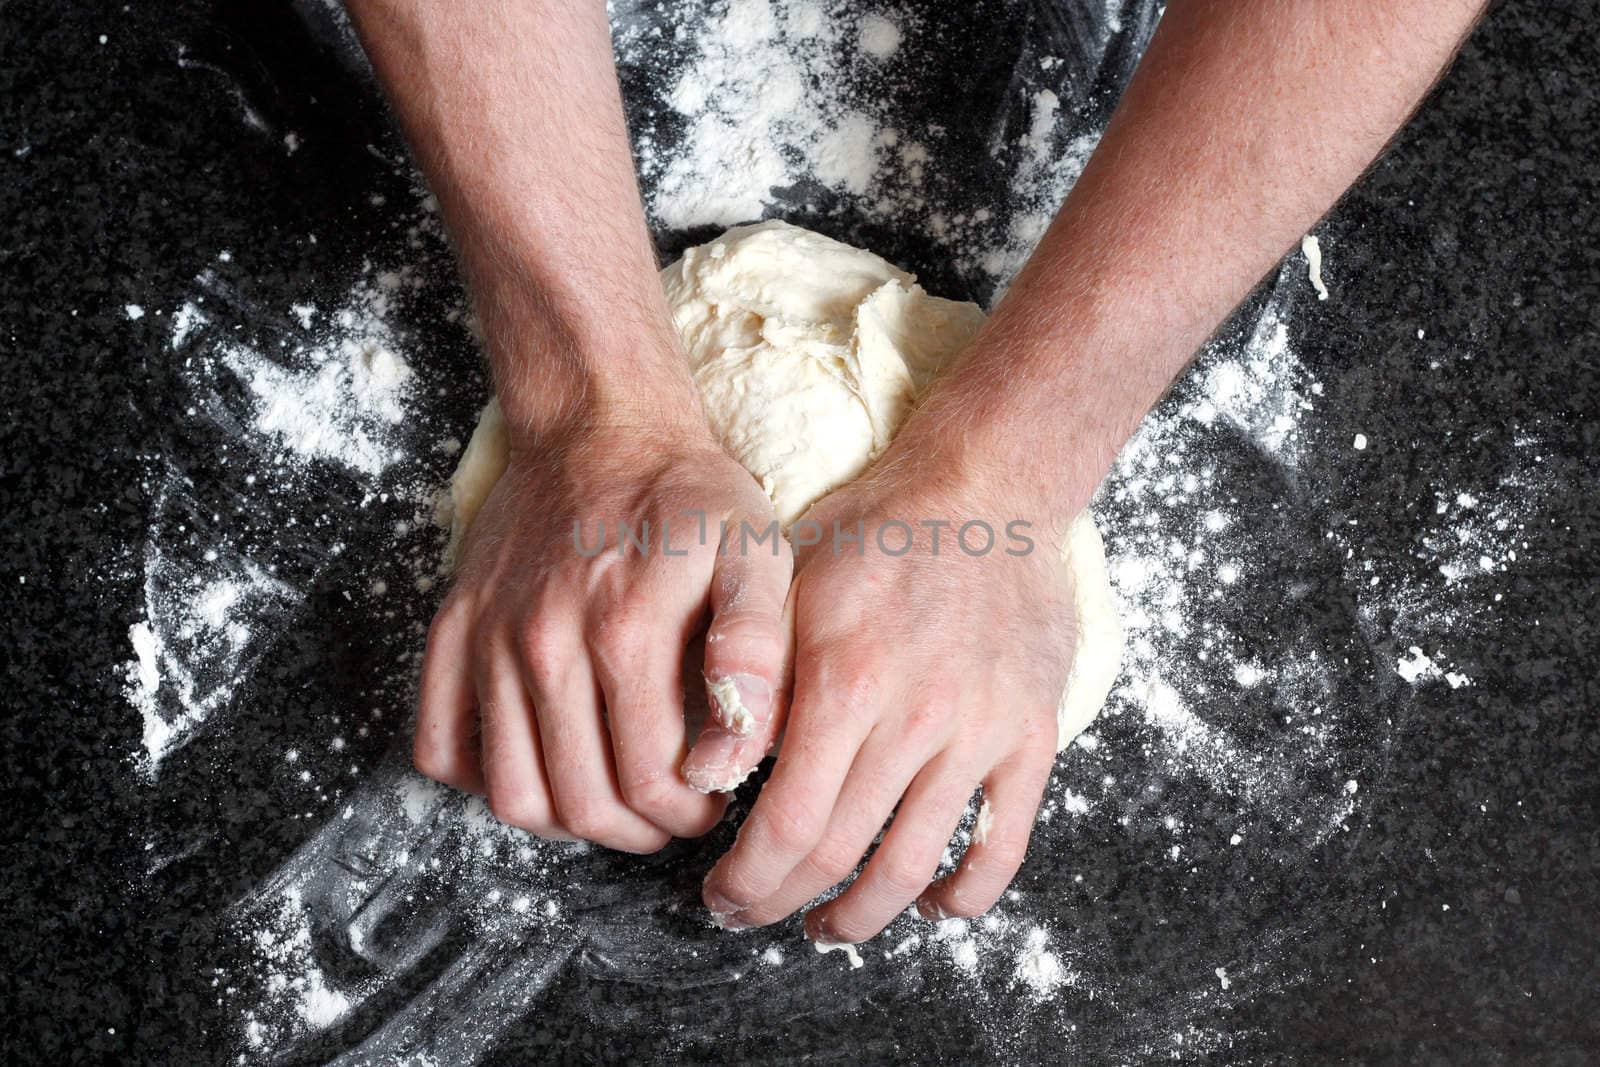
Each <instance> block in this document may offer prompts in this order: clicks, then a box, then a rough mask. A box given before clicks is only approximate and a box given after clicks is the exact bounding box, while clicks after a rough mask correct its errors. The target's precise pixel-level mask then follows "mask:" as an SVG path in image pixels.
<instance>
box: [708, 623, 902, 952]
mask: <svg viewBox="0 0 1600 1067" xmlns="http://www.w3.org/2000/svg"><path fill="white" fill-rule="evenodd" d="M841 662H843V663H848V661H847V660H844V658H843V657H842V656H838V655H829V654H828V653H827V652H820V653H818V654H817V655H816V659H815V663H814V665H812V666H810V667H808V668H806V669H802V670H798V671H797V673H796V677H795V700H794V704H793V712H792V713H791V715H790V717H789V726H788V730H787V733H786V735H785V739H784V746H783V752H782V754H781V755H780V756H779V757H778V762H777V765H776V766H775V767H774V768H773V771H772V777H771V778H769V779H768V780H767V783H766V785H765V786H763V787H762V790H761V795H760V796H759V797H758V798H757V800H756V805H755V808H754V809H752V810H751V812H750V816H749V817H748V818H747V819H745V822H744V825H743V826H741V827H740V828H739V836H738V839H737V840H735V841H734V844H733V848H731V849H729V850H728V852H727V854H726V855H724V856H723V857H722V858H721V859H720V860H718V861H717V864H716V866H715V867H713V868H712V869H711V873H710V874H709V875H707V876H706V881H705V885H704V886H703V887H702V890H701V895H702V897H703V899H704V900H705V904H706V907H707V908H708V909H710V911H711V914H712V918H713V920H714V921H718V922H721V921H722V920H723V919H724V918H725V917H728V916H732V915H735V914H737V913H738V912H740V911H743V910H744V909H745V908H748V907H749V906H750V905H752V904H755V903H756V902H758V901H761V900H765V899H766V898H767V897H769V896H771V895H772V894H773V893H774V892H776V891H777V889H778V887H779V886H781V885H782V884H783V882H784V880H785V879H787V878H788V877H789V874H790V873H791V872H792V871H793V870H794V868H795V866H796V865H797V864H798V863H799V862H800V861H801V860H803V859H805V857H806V856H807V855H809V854H810V852H811V850H812V849H814V848H816V846H817V842H819V841H820V840H821V839H822V834H823V831H824V830H825V829H826V828H827V825H828V820H829V818H830V817H831V816H832V814H833V809H834V801H835V799H836V798H837V797H838V795H839V789H840V787H841V786H842V785H843V783H844V780H845V776H846V774H847V773H848V771H849V769H850V766H851V764H852V762H853V761H854V760H855V757H856V753H857V752H858V751H859V750H860V748H861V745H862V742H863V741H864V740H865V739H866V736H867V733H868V732H869V724H871V723H873V722H876V721H877V719H878V717H879V714H878V711H879V707H880V705H881V701H882V699H883V697H882V689H881V685H880V683H879V682H878V680H877V679H876V677H874V676H873V674H871V673H870V672H869V671H868V670H866V669H864V668H863V666H862V665H861V664H860V662H859V661H857V662H856V663H855V664H851V665H847V666H843V667H840V666H838V665H837V664H839V663H841Z"/></svg>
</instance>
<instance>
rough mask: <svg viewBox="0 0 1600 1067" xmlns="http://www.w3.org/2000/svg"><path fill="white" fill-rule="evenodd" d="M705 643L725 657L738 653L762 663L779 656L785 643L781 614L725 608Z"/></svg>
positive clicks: (707, 633)
mask: <svg viewBox="0 0 1600 1067" xmlns="http://www.w3.org/2000/svg"><path fill="white" fill-rule="evenodd" d="M706 645H707V647H708V649H710V648H715V649H716V650H717V652H718V653H719V654H721V655H723V656H725V657H726V656H728V655H737V656H740V657H743V658H749V659H758V660H761V661H763V662H765V661H770V660H776V659H779V658H781V657H782V656H783V646H784V635H783V630H782V626H781V623H780V617H779V616H778V614H777V613H775V612H766V611H757V610H756V609H754V608H736V609H733V610H731V611H730V610H727V609H724V610H723V611H722V612H721V613H720V614H718V615H717V616H716V618H714V619H713V620H712V622H711V627H710V629H709V630H707V632H706Z"/></svg>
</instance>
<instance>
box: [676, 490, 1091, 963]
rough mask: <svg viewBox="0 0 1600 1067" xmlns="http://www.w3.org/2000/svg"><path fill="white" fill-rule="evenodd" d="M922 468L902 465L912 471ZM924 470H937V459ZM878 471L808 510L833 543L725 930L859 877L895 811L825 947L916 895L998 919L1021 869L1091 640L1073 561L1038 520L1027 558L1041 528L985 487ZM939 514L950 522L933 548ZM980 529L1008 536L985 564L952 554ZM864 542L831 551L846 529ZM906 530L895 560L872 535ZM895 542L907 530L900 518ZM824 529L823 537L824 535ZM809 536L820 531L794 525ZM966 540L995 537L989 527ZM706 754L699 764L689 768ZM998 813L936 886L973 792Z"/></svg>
mask: <svg viewBox="0 0 1600 1067" xmlns="http://www.w3.org/2000/svg"><path fill="white" fill-rule="evenodd" d="M908 466H913V467H914V466H916V464H910V465H907V464H901V465H900V467H899V470H901V471H904V470H906V469H907V467H908ZM921 466H922V467H923V468H924V470H926V468H927V466H928V465H927V464H922V465H921ZM888 470H889V473H887V474H879V475H873V476H871V477H869V478H868V479H866V480H863V481H861V482H857V483H854V484H852V485H850V486H847V487H845V488H844V489H842V490H840V491H838V492H836V493H834V494H833V495H831V496H829V497H827V498H826V499H824V500H823V501H821V502H820V503H819V504H818V505H817V507H815V508H814V509H813V511H812V513H811V514H810V515H809V516H808V517H809V518H811V519H814V520H816V521H817V522H818V523H820V524H821V530H822V531H823V532H822V542H821V543H820V544H816V545H814V546H812V547H809V548H805V549H801V550H800V556H799V563H798V573H797V575H796V578H795V586H794V589H793V590H792V592H791V599H792V605H791V607H792V611H793V612H794V618H795V681H794V693H793V700H792V703H791V708H790V711H789V714H788V721H787V730H786V733H785V736H784V741H783V749H782V751H781V753H780V754H779V757H778V760H777V764H776V766H775V768H774V770H773V772H772V776H771V778H770V779H769V780H768V781H767V783H766V785H765V786H764V787H763V789H762V791H761V795H760V797H759V798H758V800H757V801H756V804H755V807H754V809H753V810H752V811H751V813H750V815H749V817H748V818H747V819H746V820H745V823H744V825H743V826H742V827H741V828H740V832H739V838H738V841H737V842H736V843H735V845H734V847H733V848H732V849H731V850H730V851H729V852H728V854H727V855H725V856H724V857H722V859H721V860H720V861H719V862H718V863H717V865H716V866H715V867H714V868H713V870H712V871H711V873H710V875H709V876H708V877H707V878H706V881H705V886H704V899H705V903H706V906H707V907H708V908H709V909H710V910H711V912H712V914H713V918H714V919H716V920H717V921H718V923H719V924H720V925H723V926H725V927H729V928H743V927H747V926H760V925H764V924H767V923H772V922H776V921H777V920H779V919H781V918H783V917H784V916H786V915H789V914H790V913H791V912H793V911H795V910H796V909H797V908H799V907H801V906H802V905H804V904H806V903H807V902H808V901H810V900H812V899H813V898H815V897H816V896H817V895H818V894H820V893H822V892H824V891H825V890H827V889H828V888H829V887H831V886H833V885H835V884H836V883H838V882H840V881H842V880H844V879H845V878H847V877H848V876H849V875H850V873H851V872H852V871H854V870H855V868H856V866H857V864H858V863H859V862H860V860H861V857H862V855H863V854H864V853H866V852H867V850H868V849H869V848H871V846H872V844H873V841H874V839H875V838H876V837H877V836H878V833H879V831H880V830H882V829H883V826H884V824H885V822H886V821H888V819H889V818H890V816H891V814H893V816H894V822H893V824H892V825H891V826H890V827H889V829H888V831H887V832H886V833H885V834H884V836H883V840H882V842H881V844H879V845H878V847H877V850H876V851H875V852H874V853H873V855H872V858H871V860H870V861H869V862H868V863H867V865H866V868H865V869H864V870H863V871H862V873H861V875H860V876H859V877H858V878H856V880H855V882H854V883H853V884H852V885H851V886H850V888H849V889H847V890H846V891H845V892H844V893H843V894H842V895H841V896H839V897H837V898H836V899H834V900H832V901H829V902H828V903H826V904H824V905H822V906H820V907H818V908H816V909H815V910H813V911H812V912H811V914H810V915H809V916H808V917H807V922H806V934H807V936H809V937H810V938H812V940H814V941H818V942H821V943H843V942H856V941H861V940H864V939H866V938H869V937H872V936H873V935H874V934H876V933H878V932H879V931H880V930H882V929H883V928H884V926H886V925H887V924H888V923H889V922H890V921H891V920H892V919H893V918H894V917H895V915H897V914H898V913H899V912H900V911H901V910H902V909H904V908H905V907H906V906H907V905H908V904H910V903H911V901H912V900H913V899H917V900H918V903H919V907H920V908H921V910H922V913H923V914H924V915H925V916H927V917H929V918H943V917H946V916H955V915H964V916H970V915H977V914H980V913H982V912H983V911H985V910H987V909H988V908H989V907H990V906H991V905H992V904H993V903H994V902H995V901H996V900H997V899H999V896H1000V894H1001V892H1002V891H1003V890H1004V889H1005V887H1006V885H1007V884H1008V883H1009V882H1010V880H1011V878H1012V876H1013V875H1014V874H1015V873H1016V870H1017V868H1018V866H1020V864H1021V862H1022V858H1023V855H1024V853H1025V851H1026V849H1027V843H1028V837H1029V834H1030V832H1031V830H1032V827H1033V821H1034V816H1035V814H1036V812H1037V810H1038V806H1039V800H1040V797H1041V795H1042V794H1043V791H1044V785H1045V782H1046V780H1047V779H1048V777H1049V774H1050V769H1051V767H1052V766H1053V764H1054V761H1055V751H1056V704H1057V701H1058V699H1059V697H1060V695H1061V690H1062V687H1063V685H1064V684H1065V680H1066V676H1067V670H1068V666H1069V664H1070V654H1071V650H1072V647H1073V643H1074V639H1075V635H1074V632H1073V625H1074V623H1073V619H1074V616H1073V611H1072V606H1071V604H1072V601H1071V590H1070V588H1069V587H1068V585H1067V578H1066V573H1065V569H1064V568H1063V567H1062V566H1061V565H1060V563H1059V562H1058V560H1059V556H1058V553H1057V552H1056V551H1055V550H1054V547H1053V542H1052V541H1051V539H1050V536H1049V534H1048V533H1047V532H1046V531H1045V529H1044V528H1043V526H1041V525H1039V524H1037V523H1036V524H1035V525H1034V526H1033V528H1032V533H1031V534H1030V535H1029V536H1031V537H1032V538H1033V540H1034V544H1033V548H1032V550H1031V551H1030V552H1027V553H1026V554H1020V555H1011V554H1008V553H1007V551H1006V549H1007V548H1008V547H1010V548H1012V549H1013V550H1016V551H1020V543H1019V542H1015V541H1008V540H1007V538H1006V535H1005V531H1006V523H1007V522H1009V521H1011V520H1013V519H1024V520H1026V519H1027V518H1028V516H1027V513H1026V512H1025V511H1020V510H1019V509H1018V508H1017V507H1016V506H1015V505H1014V504H1013V503H1011V502H1009V501H1008V500H1007V499H1006V496H1007V494H1005V493H1003V492H1000V491H998V489H997V486H998V480H997V479H981V480H980V481H982V482H983V483H985V484H975V483H974V482H970V481H969V482H968V484H966V485H950V484H948V483H947V484H945V485H943V486H940V487H936V488H930V487H927V486H926V485H925V484H924V485H923V486H922V487H915V488H914V487H913V486H912V484H911V483H912V482H913V481H919V480H920V481H923V482H926V479H925V478H921V479H914V478H912V477H908V476H905V475H903V474H897V473H895V470H896V468H894V467H892V466H891V467H890V468H888ZM924 519H950V520H953V522H954V525H952V526H951V527H947V528H945V529H943V530H942V531H940V534H941V536H940V539H939V546H938V552H937V554H935V553H934V551H933V546H932V533H933V531H932V530H930V529H928V528H926V527H920V526H918V523H919V522H920V521H921V520H924ZM968 519H982V520H984V521H985V522H987V523H989V524H990V526H991V527H993V528H994V530H995V533H996V543H995V545H994V547H993V549H991V550H990V551H989V552H988V553H987V554H986V555H983V556H982V557H981V558H975V557H973V556H970V555H967V554H966V553H964V552H963V551H962V550H961V548H960V547H959V546H958V545H957V544H956V541H955V535H956V532H957V528H958V527H959V526H960V524H961V523H962V522H964V521H966V520H968ZM857 520H861V521H862V522H864V524H865V530H866V532H867V536H866V538H865V544H864V546H863V552H862V554H861V555H857V554H856V548H855V546H854V545H846V546H845V548H844V551H843V552H841V553H839V554H837V555H836V554H835V551H834V546H833V542H832V534H831V531H832V529H833V524H834V523H835V522H838V523H839V524H840V527H841V528H842V529H844V530H846V531H847V532H848V531H852V530H853V529H854V527H855V524H856V522H857ZM893 521H899V522H904V523H909V524H910V525H911V526H912V527H913V528H914V530H915V534H916V539H915V543H914V545H913V547H912V548H911V549H910V551H908V552H906V553H905V554H904V555H901V556H898V557H896V556H891V555H888V554H885V552H883V551H881V550H880V548H879V546H878V544H877V543H876V538H875V531H876V530H877V529H879V528H880V527H881V526H882V525H883V524H884V523H888V522H893ZM884 529H885V535H884V537H885V543H886V544H887V545H888V547H889V548H890V549H898V548H899V547H900V545H901V544H902V543H904V538H905V534H904V531H903V530H902V529H901V528H899V527H895V526H888V527H884ZM809 533H810V535H811V536H813V537H814V535H815V533H816V531H815V530H811V531H809ZM794 535H795V540H796V543H797V545H799V544H800V543H801V542H802V541H804V540H806V539H807V538H806V536H804V535H803V531H802V525H801V524H796V527H795V531H794ZM968 543H969V544H970V545H971V547H972V548H973V549H978V548H980V547H981V545H982V543H983V536H982V533H981V531H980V530H977V529H976V528H974V529H973V530H972V531H971V532H970V535H969V539H968ZM693 758H694V757H693V756H691V760H692V759H693ZM979 783H982V786H983V790H984V795H985V797H986V800H987V803H988V805H989V806H990V815H991V816H992V821H990V822H989V823H988V825H987V826H985V827H984V830H985V832H984V833H983V834H974V836H973V840H972V843H971V845H970V846H969V847H968V849H967V852H966V855H965V857H964V858H963V860H962V862H961V865H960V867H959V869H958V870H957V871H956V872H954V873H953V874H951V875H950V876H949V877H947V878H944V879H942V880H941V881H939V882H938V883H937V884H935V885H933V886H932V887H929V881H930V880H931V879H932V878H933V876H934V874H935V872H936V870H937V868H938V866H939V861H940V858H941V856H942V855H943V853H944V850H945V848H946V847H947V845H948V844H949V842H950V839H951V837H952V835H953V834H954V832H955V830H956V827H957V824H958V823H959V821H960V819H961V816H962V812H963V811H964V809H965V807H966V805H967V803H968V801H969V799H970V798H971V796H972V794H973V792H974V790H975V789H976V788H977V787H978V785H979Z"/></svg>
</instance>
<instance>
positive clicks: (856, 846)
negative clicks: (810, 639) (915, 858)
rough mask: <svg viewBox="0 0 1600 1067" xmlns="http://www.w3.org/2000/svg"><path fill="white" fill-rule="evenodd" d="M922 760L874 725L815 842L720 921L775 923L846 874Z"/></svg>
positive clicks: (924, 759)
mask: <svg viewBox="0 0 1600 1067" xmlns="http://www.w3.org/2000/svg"><path fill="white" fill-rule="evenodd" d="M926 762H927V754H926V753H922V752H912V751H909V750H908V749H907V746H906V743H905V739H904V738H902V737H900V736H899V735H898V731H896V732H894V733H892V734H891V732H890V731H888V730H885V729H883V728H879V729H877V730H874V731H873V733H872V735H871V736H870V737H868V738H867V742H866V744H864V745H862V746H861V751H860V753H859V754H858V755H857V756H856V759H855V762H854V764H853V765H852V766H851V768H850V773H849V775H848V776H847V777H846V778H845V783H844V788H843V789H841V790H840V791H839V801H838V803H837V804H835V805H834V806H833V814H832V815H831V816H830V817H829V819H828V826H827V829H826V830H824V831H823V834H822V840H821V841H820V842H818V844H817V847H816V848H814V849H812V850H811V852H810V853H809V854H807V855H806V857H805V858H804V859H803V860H801V861H800V862H799V863H798V864H797V865H796V866H795V869H794V870H793V871H791V872H790V874H789V877H787V878H785V879H784V881H783V884H782V885H781V886H779V887H778V889H777V891H776V892H774V893H773V894H772V895H771V896H769V897H767V898H766V899H765V900H762V901H758V902H757V903H755V904H752V905H751V906H750V907H748V908H746V909H744V910H743V911H741V912H738V913H737V914H736V915H734V916H733V917H732V920H731V922H729V923H725V924H724V925H732V926H737V927H739V928H744V927H749V926H765V925H767V924H768V923H775V922H777V921H779V920H780V919H783V918H785V917H787V916H789V915H791V914H793V913H794V912H795V910H796V909H798V908H801V907H803V906H804V905H806V904H808V903H810V902H811V901H813V900H815V899H816V898H817V897H818V896H819V895H821V894H822V893H824V892H826V891H827V890H828V889H830V888H831V887H833V886H836V885H838V884H839V883H840V882H843V881H844V880H845V879H847V878H849V877H850V875H852V874H853V873H855V869H856V867H857V866H858V865H859V864H860V863H861V858H862V857H863V856H864V855H866V853H867V850H868V849H869V848H871V847H872V842H873V841H874V840H876V839H877V837H878V834H879V833H880V832H881V831H882V830H883V827H884V824H885V823H887V822H888V821H889V817H890V815H891V814H893V812H894V808H895V805H896V804H897V803H899V801H900V798H901V796H902V795H904V793H905V791H906V787H907V786H908V785H909V784H910V783H911V782H912V781H913V780H914V779H915V778H916V776H917V773H918V771H920V770H921V769H922V767H923V766H924V764H926ZM924 884H926V883H924ZM918 888H921V887H920V886H919V887H918Z"/></svg>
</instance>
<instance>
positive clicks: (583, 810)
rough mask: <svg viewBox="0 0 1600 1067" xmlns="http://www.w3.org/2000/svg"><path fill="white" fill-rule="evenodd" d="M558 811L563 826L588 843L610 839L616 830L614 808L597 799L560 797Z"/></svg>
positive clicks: (557, 803) (557, 805)
mask: <svg viewBox="0 0 1600 1067" xmlns="http://www.w3.org/2000/svg"><path fill="white" fill-rule="evenodd" d="M556 811H557V812H558V814H560V816H561V825H563V826H565V827H566V828H567V829H568V830H570V831H571V832H572V834H573V835H574V836H576V837H581V838H583V839H584V840H586V841H598V840H600V839H601V838H604V837H610V836H611V833H612V831H613V829H615V825H616V818H615V810H614V808H613V806H612V805H611V804H608V803H606V802H605V801H603V800H600V799H599V798H597V797H588V796H578V797H569V798H559V797H558V798H557V799H556Z"/></svg>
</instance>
